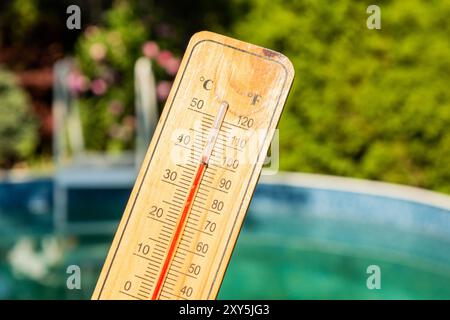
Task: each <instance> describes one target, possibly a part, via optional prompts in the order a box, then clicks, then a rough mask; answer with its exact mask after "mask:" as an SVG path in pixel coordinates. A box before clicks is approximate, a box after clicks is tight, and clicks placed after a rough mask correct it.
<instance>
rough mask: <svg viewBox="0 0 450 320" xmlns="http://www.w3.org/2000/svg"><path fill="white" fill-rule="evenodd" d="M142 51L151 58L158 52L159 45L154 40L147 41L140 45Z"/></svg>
mask: <svg viewBox="0 0 450 320" xmlns="http://www.w3.org/2000/svg"><path fill="white" fill-rule="evenodd" d="M142 52H143V53H144V55H145V56H146V57H148V58H151V59H153V58H156V57H157V56H158V54H159V46H158V44H157V43H156V42H154V41H147V42H146V43H144V45H143V46H142Z"/></svg>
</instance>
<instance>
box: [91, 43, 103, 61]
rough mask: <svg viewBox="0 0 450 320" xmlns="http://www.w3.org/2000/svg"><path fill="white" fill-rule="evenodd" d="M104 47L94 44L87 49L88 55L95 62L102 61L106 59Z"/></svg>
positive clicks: (101, 44) (100, 44)
mask: <svg viewBox="0 0 450 320" xmlns="http://www.w3.org/2000/svg"><path fill="white" fill-rule="evenodd" d="M106 51H107V50H106V47H105V45H104V44H103V43H98V42H97V43H94V44H93V45H92V46H91V47H90V48H89V55H90V56H91V58H92V59H94V60H95V61H102V60H103V59H105V57H106Z"/></svg>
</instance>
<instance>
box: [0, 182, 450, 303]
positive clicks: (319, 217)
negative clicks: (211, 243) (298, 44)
mask: <svg viewBox="0 0 450 320" xmlns="http://www.w3.org/2000/svg"><path fill="white" fill-rule="evenodd" d="M52 188H53V182H52V179H51V178H43V179H25V180H22V181H9V182H3V183H0V298H19V299H20V298H36V299H39V298H62V299H85V298H89V297H90V295H91V292H92V289H93V285H94V284H95V281H96V279H97V277H98V273H99V271H100V267H101V265H102V264H103V259H104V257H105V256H106V252H107V250H108V248H109V245H110V241H111V239H112V233H110V232H106V233H105V232H100V231H102V230H99V232H98V234H96V233H94V234H90V235H74V234H71V235H65V236H61V235H60V236H55V235H54V233H53V229H52V219H53V218H52V216H53V209H52V203H53V202H52ZM129 192H130V189H127V188H124V189H116V190H114V191H112V190H88V191H86V190H73V191H72V192H71V195H70V199H71V201H70V202H69V206H70V207H69V209H70V212H71V214H70V217H71V219H73V221H92V222H95V221H98V220H102V219H117V218H118V217H120V215H121V214H122V211H123V208H124V206H125V203H126V201H127V199H128V195H129ZM94 203H95V206H94V207H92V204H94ZM89 208H90V209H89ZM47 260H48V261H47ZM24 264H25V265H27V266H26V267H24ZM70 264H76V265H79V266H80V267H81V270H82V290H68V289H67V288H66V285H65V284H66V278H67V274H66V267H67V266H68V265H70ZM33 265H34V269H35V270H34V271H33V272H34V273H33V272H30V271H27V269H28V268H31V267H30V266H33ZM370 265H376V266H379V268H380V271H381V289H373V290H370V289H368V287H367V285H366V281H367V278H368V277H369V276H370V274H368V273H367V272H366V271H367V267H368V266H370ZM39 266H40V267H39ZM31 269H32V268H31ZM36 270H37V271H36ZM39 271H40V273H39ZM219 298H221V299H241V298H242V299H259V298H261V299H270V298H272V299H279V298H280V299H341V298H349V299H392V298H401V299H403V298H404V299H417V298H424V299H432V298H444V299H449V298H450V201H449V197H448V196H444V195H440V194H436V193H431V192H428V191H423V190H418V189H414V188H409V187H403V186H395V185H390V184H384V183H376V182H367V181H358V180H353V179H344V178H335V177H324V176H317V175H304V174H282V175H277V176H274V177H263V178H262V179H261V182H260V184H259V185H258V187H257V189H256V191H255V194H254V198H253V200H252V204H251V206H250V209H249V212H248V215H247V218H246V221H245V224H244V227H243V230H242V233H241V235H240V237H239V240H238V242H237V245H236V248H235V251H234V254H233V257H232V259H231V261H230V265H229V268H228V271H227V273H226V276H225V279H224V282H223V285H222V288H221V291H220V293H219Z"/></svg>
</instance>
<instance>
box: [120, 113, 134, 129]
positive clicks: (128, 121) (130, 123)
mask: <svg viewBox="0 0 450 320" xmlns="http://www.w3.org/2000/svg"><path fill="white" fill-rule="evenodd" d="M122 123H123V126H124V127H126V128H129V129H130V130H133V129H134V127H135V125H136V119H135V118H134V117H133V116H126V117H125V118H123V121H122Z"/></svg>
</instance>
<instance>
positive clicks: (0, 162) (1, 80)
mask: <svg viewBox="0 0 450 320" xmlns="http://www.w3.org/2000/svg"><path fill="white" fill-rule="evenodd" d="M36 144H37V123H36V119H35V118H34V117H33V116H32V114H31V112H30V104H29V101H28V99H27V96H26V94H25V92H24V91H23V90H22V89H21V88H20V87H19V86H18V85H17V81H16V78H15V77H14V74H12V73H11V72H9V71H6V70H5V69H3V68H1V67H0V168H10V167H11V166H13V165H14V164H15V163H16V162H17V161H20V160H24V159H26V158H28V157H30V156H32V155H33V152H34V150H35V148H36Z"/></svg>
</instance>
